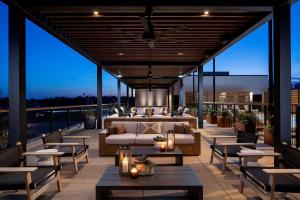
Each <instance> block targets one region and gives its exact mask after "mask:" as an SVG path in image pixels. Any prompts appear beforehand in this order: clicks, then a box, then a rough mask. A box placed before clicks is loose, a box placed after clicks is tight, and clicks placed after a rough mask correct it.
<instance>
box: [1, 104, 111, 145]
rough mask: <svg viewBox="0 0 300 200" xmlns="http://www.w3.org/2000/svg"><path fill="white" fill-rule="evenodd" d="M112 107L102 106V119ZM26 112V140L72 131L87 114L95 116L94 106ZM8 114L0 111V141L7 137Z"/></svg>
mask: <svg viewBox="0 0 300 200" xmlns="http://www.w3.org/2000/svg"><path fill="white" fill-rule="evenodd" d="M113 107H116V104H103V112H102V113H103V114H102V115H103V117H106V116H108V115H110V114H112V113H111V112H112V110H113ZM26 111H27V128H28V139H32V138H36V137H39V136H41V135H42V134H45V133H51V132H54V131H57V130H58V129H72V128H76V127H79V126H81V124H83V122H84V119H85V115H86V114H87V113H89V114H90V113H91V112H92V113H94V114H95V116H96V104H94V105H78V106H59V107H42V108H28V109H26ZM8 112H9V111H8V110H0V141H1V140H4V139H5V138H7V135H8V124H9V123H8V121H9V116H8ZM0 145H1V144H0ZM0 149H1V147H0Z"/></svg>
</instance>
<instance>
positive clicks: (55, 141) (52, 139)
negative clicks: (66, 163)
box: [42, 132, 90, 173]
mask: <svg viewBox="0 0 300 200" xmlns="http://www.w3.org/2000/svg"><path fill="white" fill-rule="evenodd" d="M88 138H90V137H89V136H63V135H62V133H61V132H56V133H52V134H49V135H43V136H42V139H43V143H44V147H45V148H46V149H47V148H56V149H58V151H60V152H64V154H63V156H62V157H72V159H73V165H74V171H75V173H77V172H78V163H79V161H81V160H82V159H86V162H87V163H88V162H89V155H88V148H89V146H88V145H87V144H86V139H88ZM66 139H72V140H82V143H79V142H65V140H66Z"/></svg>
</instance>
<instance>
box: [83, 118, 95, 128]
mask: <svg viewBox="0 0 300 200" xmlns="http://www.w3.org/2000/svg"><path fill="white" fill-rule="evenodd" d="M84 128H85V129H95V128H96V117H94V116H87V117H86V118H85V120H84Z"/></svg>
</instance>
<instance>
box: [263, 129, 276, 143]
mask: <svg viewBox="0 0 300 200" xmlns="http://www.w3.org/2000/svg"><path fill="white" fill-rule="evenodd" d="M273 135H274V131H273V129H272V128H264V143H265V144H268V145H270V146H274V138H273Z"/></svg>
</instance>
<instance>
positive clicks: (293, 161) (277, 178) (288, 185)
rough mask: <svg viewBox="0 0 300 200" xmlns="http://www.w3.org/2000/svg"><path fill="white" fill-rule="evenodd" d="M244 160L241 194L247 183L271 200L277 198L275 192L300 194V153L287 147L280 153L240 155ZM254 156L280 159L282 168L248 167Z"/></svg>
mask: <svg viewBox="0 0 300 200" xmlns="http://www.w3.org/2000/svg"><path fill="white" fill-rule="evenodd" d="M239 156H241V157H243V158H244V162H243V163H244V164H243V166H242V167H241V172H242V174H241V175H240V176H241V177H240V192H241V193H243V190H244V185H245V183H246V182H247V183H250V184H249V185H250V186H254V187H252V188H253V189H255V190H256V191H258V192H261V193H263V194H264V195H268V196H269V197H270V199H271V200H273V199H274V198H275V192H282V193H283V194H286V193H289V192H291V193H300V178H299V176H298V177H297V176H295V175H299V174H300V151H299V150H297V149H295V148H292V147H289V146H286V145H284V146H283V150H282V152H281V154H280V153H258V154H257V153H254V154H251V153H239ZM253 156H272V157H280V156H281V158H280V159H279V163H280V168H275V167H261V166H259V167H257V166H248V163H247V160H248V158H250V157H253Z"/></svg>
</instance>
